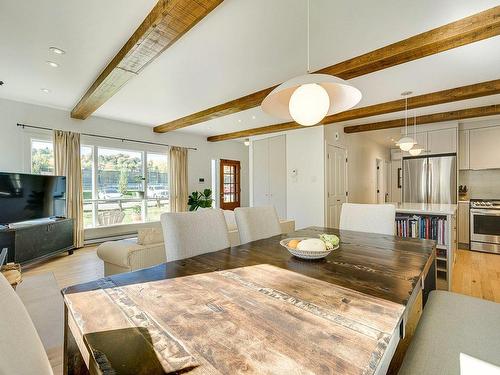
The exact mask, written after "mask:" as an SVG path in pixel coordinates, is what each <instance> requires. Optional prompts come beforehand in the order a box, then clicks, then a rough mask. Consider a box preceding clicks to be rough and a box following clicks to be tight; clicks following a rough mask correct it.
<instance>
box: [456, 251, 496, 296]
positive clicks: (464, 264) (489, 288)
mask: <svg viewBox="0 0 500 375" xmlns="http://www.w3.org/2000/svg"><path fill="white" fill-rule="evenodd" d="M451 290H452V291H453V292H456V293H460V294H466V295H469V296H473V297H478V298H482V299H487V300H490V301H495V302H500V255H497V254H487V253H478V252H476V251H468V250H458V251H457V260H456V262H455V267H454V269H453V279H452V283H451Z"/></svg>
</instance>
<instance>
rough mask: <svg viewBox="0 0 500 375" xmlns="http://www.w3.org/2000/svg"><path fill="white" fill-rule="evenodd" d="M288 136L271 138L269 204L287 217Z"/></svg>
mask: <svg viewBox="0 0 500 375" xmlns="http://www.w3.org/2000/svg"><path fill="white" fill-rule="evenodd" d="M286 171H287V168H286V138H285V136H284V135H280V136H278V137H272V138H269V204H270V205H272V206H274V208H276V212H277V213H278V216H279V217H280V218H282V219H285V218H286Z"/></svg>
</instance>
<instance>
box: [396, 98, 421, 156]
mask: <svg viewBox="0 0 500 375" xmlns="http://www.w3.org/2000/svg"><path fill="white" fill-rule="evenodd" d="M411 94H412V92H411V91H405V92H403V93H401V96H403V97H404V98H405V136H404V137H402V138H401V139H400V140H399V141H397V142H396V145H397V146H399V148H400V149H401V150H403V151H410V150H411V148H412V147H413V146H414V145H415V144H416V143H417V142H415V140H414V139H413V138H412V137H409V136H408V95H411Z"/></svg>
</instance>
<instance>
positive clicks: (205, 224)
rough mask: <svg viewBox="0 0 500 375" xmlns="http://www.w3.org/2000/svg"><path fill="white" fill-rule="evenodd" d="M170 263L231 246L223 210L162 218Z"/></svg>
mask: <svg viewBox="0 0 500 375" xmlns="http://www.w3.org/2000/svg"><path fill="white" fill-rule="evenodd" d="M160 221H161V226H162V228H163V237H164V239H165V251H166V256H167V262H170V261H174V260H179V259H185V258H190V257H194V256H196V255H200V254H205V253H211V252H214V251H217V250H222V249H225V248H227V247H230V246H231V245H230V242H229V234H228V231H227V224H226V220H225V219H224V214H223V213H222V210H219V209H210V210H199V211H194V212H167V213H164V214H162V215H161V217H160Z"/></svg>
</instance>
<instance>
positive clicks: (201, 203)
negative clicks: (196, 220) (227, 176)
mask: <svg viewBox="0 0 500 375" xmlns="http://www.w3.org/2000/svg"><path fill="white" fill-rule="evenodd" d="M187 203H188V206H189V211H196V210H197V209H198V208H200V207H201V208H209V207H212V189H205V190H203V192H199V191H193V192H192V193H191V195H190V196H189V197H188V202H187Z"/></svg>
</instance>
